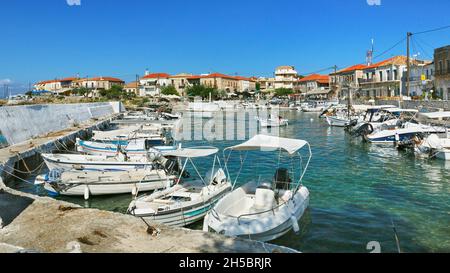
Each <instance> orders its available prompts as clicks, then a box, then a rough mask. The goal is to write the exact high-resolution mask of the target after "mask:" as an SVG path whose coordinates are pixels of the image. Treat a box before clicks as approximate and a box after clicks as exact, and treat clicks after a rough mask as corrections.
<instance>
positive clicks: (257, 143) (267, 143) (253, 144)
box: [226, 135, 308, 154]
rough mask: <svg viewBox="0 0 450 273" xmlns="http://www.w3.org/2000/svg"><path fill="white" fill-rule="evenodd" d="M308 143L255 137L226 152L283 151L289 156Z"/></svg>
mask: <svg viewBox="0 0 450 273" xmlns="http://www.w3.org/2000/svg"><path fill="white" fill-rule="evenodd" d="M307 144H308V142H306V141H304V140H300V139H290V138H280V137H274V136H267V135H256V136H254V137H253V138H252V139H250V140H249V141H247V142H244V143H242V144H239V145H236V146H233V147H229V148H226V150H233V151H254V150H261V151H274V150H277V149H283V150H285V151H286V152H288V153H289V154H294V153H295V152H297V151H298V150H300V149H301V148H303V147H304V146H305V145H307Z"/></svg>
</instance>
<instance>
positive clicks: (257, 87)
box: [256, 82, 261, 91]
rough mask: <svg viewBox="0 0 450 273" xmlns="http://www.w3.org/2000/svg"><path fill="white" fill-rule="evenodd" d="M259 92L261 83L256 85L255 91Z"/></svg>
mask: <svg viewBox="0 0 450 273" xmlns="http://www.w3.org/2000/svg"><path fill="white" fill-rule="evenodd" d="M260 90H261V83H259V82H257V83H256V91H260Z"/></svg>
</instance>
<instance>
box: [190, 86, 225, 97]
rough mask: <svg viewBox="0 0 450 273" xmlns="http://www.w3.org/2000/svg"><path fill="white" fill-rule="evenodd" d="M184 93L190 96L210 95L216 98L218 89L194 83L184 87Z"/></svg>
mask: <svg viewBox="0 0 450 273" xmlns="http://www.w3.org/2000/svg"><path fill="white" fill-rule="evenodd" d="M186 94H188V96H190V97H202V98H203V99H207V98H209V95H210V94H211V97H212V98H213V99H217V98H218V97H219V91H218V90H217V89H215V88H212V87H206V86H204V85H194V86H189V87H188V88H186Z"/></svg>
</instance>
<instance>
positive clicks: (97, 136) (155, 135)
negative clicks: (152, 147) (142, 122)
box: [92, 126, 164, 142]
mask: <svg viewBox="0 0 450 273" xmlns="http://www.w3.org/2000/svg"><path fill="white" fill-rule="evenodd" d="M92 135H93V136H92V140H94V141H101V142H117V141H129V140H135V139H155V140H156V139H157V140H160V141H163V140H164V137H163V136H162V130H161V129H160V128H157V127H153V126H129V127H125V128H121V129H118V130H111V131H93V132H92Z"/></svg>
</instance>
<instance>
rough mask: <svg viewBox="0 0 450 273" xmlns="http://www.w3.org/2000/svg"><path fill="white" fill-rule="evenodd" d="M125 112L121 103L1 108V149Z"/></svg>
mask: <svg viewBox="0 0 450 273" xmlns="http://www.w3.org/2000/svg"><path fill="white" fill-rule="evenodd" d="M124 110H125V109H124V107H123V106H122V103H121V102H107V103H80V104H45V105H24V106H5V107H0V148H2V146H3V147H5V146H10V145H15V144H18V143H21V142H24V141H27V140H29V139H33V138H36V137H39V136H44V135H46V134H49V133H52V132H57V131H61V130H64V129H67V128H69V127H72V126H76V125H77V124H81V123H84V122H87V121H89V120H91V119H99V118H103V117H107V116H112V115H114V114H118V113H120V112H122V111H124Z"/></svg>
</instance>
